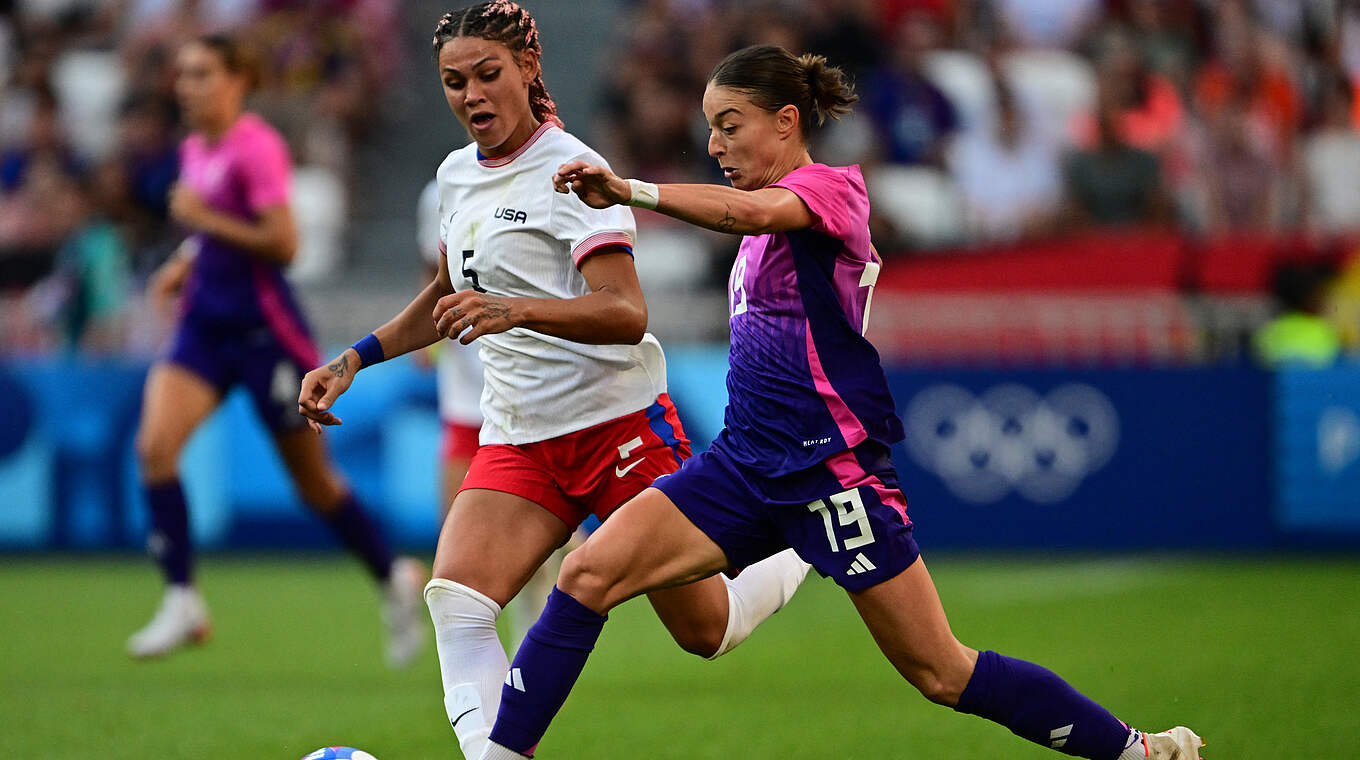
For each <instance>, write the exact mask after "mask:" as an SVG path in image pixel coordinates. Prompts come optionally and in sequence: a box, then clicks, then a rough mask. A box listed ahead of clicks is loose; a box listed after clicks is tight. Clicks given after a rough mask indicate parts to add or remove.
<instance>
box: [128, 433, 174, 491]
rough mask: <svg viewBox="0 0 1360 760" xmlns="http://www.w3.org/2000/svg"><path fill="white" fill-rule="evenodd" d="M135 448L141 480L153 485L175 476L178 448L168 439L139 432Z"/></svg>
mask: <svg viewBox="0 0 1360 760" xmlns="http://www.w3.org/2000/svg"><path fill="white" fill-rule="evenodd" d="M135 447H136V449H137V463H138V464H139V465H140V466H141V468H142V479H143V480H146V481H148V482H153V483H154V482H159V481H161V480H166V479H168V478H172V477H174V476H175V471H176V468H177V467H178V464H179V446H177V445H176V444H175V443H174V442H173V441H171V440H170V439H169V438H167V437H166V436H163V435H156V434H155V433H152V432H148V431H140V430H139V431H138V432H137V440H136V443H135Z"/></svg>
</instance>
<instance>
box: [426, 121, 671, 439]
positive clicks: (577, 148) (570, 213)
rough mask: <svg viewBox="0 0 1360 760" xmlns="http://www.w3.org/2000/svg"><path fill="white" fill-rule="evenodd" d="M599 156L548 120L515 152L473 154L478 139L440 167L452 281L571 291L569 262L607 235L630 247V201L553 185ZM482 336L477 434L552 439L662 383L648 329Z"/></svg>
mask: <svg viewBox="0 0 1360 760" xmlns="http://www.w3.org/2000/svg"><path fill="white" fill-rule="evenodd" d="M577 159H580V160H584V161H589V162H591V163H595V164H601V165H604V164H605V162H604V159H603V158H601V157H600V156H599V154H597V153H595V151H593V150H591V149H590V148H588V147H586V145H585V143H582V142H581V141H580V140H578V139H576V138H575V137H573V136H571V135H569V134H567V133H566V132H564V131H563V130H562V129H560V128H559V127H557V126H555V125H553V124H551V123H545V124H543V125H542V126H541V127H539V128H538V130H537V131H536V132H534V134H533V136H532V137H530V138H529V139H528V141H526V142H525V144H524V145H523V146H522V147H521V148H519V150H516V151H515V152H514V153H512V154H510V155H507V156H502V157H499V158H495V159H486V158H483V157H481V155H480V154H479V153H478V151H477V147H476V144H475V143H474V144H472V145H468V146H467V147H464V148H461V149H459V150H456V151H454V152H452V153H450V154H449V157H448V158H446V159H444V163H443V164H441V165H440V167H439V173H438V175H437V176H436V181H437V182H438V184H439V215H440V216H439V218H440V246H441V250H443V251H445V252H446V256H445V259H446V261H448V266H449V275H450V277H451V278H452V280H453V284H454V286H455V287H456V288H457V289H459V290H463V289H466V288H473V289H476V290H481V291H483V292H486V293H490V294H491V295H496V296H507V297H529V298H561V299H567V298H577V297H579V296H583V295H586V294H588V293H590V286H589V285H587V284H586V281H585V278H584V277H582V276H581V272H580V270H579V269H578V268H577V267H578V266H579V265H580V263H581V262H582V261H583V260H584V259H585V258H586V257H587V256H589V255H590V254H591V253H592V252H594V251H596V250H598V249H600V248H602V247H605V246H620V245H621V246H626V247H628V248H629V249H631V248H632V245H633V238H634V234H635V227H634V224H633V212H632V210H631V209H628V208H626V207H620V206H615V207H612V208H608V209H603V210H600V209H592V208H590V207H589V206H587V205H585V204H584V203H582V202H581V200H580V199H579V198H577V197H576V196H575V195H571V194H565V195H564V194H561V193H558V192H556V191H554V190H553V187H552V175H553V172H555V171H556V170H557V167H558V166H561V165H562V164H564V163H566V162H568V161H574V160H577ZM477 342H478V343H480V344H481V358H482V365H483V367H484V369H485V373H484V379H485V382H486V385H485V388H483V390H482V417H483V418H484V421H483V423H482V433H481V442H482V443H483V444H495V443H509V444H522V443H533V442H535V441H543V440H547V439H549V438H556V437H558V436H561V435H565V434H567V433H571V432H575V431H577V430H582V429H584V428H588V427H590V426H592V425H598V424H599V423H601V422H607V421H608V420H612V419H615V418H618V417H622V416H623V415H626V414H630V413H632V412H636V411H638V410H641V409H645V408H647V407H648V406H650V405H651V404H652V403H653V402H654V401H655V400H656V397H657V396H659V395H660V394H662V393H664V392H665V391H666V360H665V357H664V356H663V354H662V353H661V344H660V343H657V341H656V338H654V337H652V335H651V334H650V333H648V334H647V335H646V336H645V337H644V338H643V339H642V342H641V343H640V344H638V345H636V346H625V345H609V346H592V345H586V344H583V343H575V342H573V341H569V340H565V339H562V338H555V337H552V336H549V335H544V334H542V333H537V332H534V331H532V330H527V329H523V328H516V329H514V330H509V331H507V332H504V333H500V334H496V335H485V336H483V337H481V338H478V339H477Z"/></svg>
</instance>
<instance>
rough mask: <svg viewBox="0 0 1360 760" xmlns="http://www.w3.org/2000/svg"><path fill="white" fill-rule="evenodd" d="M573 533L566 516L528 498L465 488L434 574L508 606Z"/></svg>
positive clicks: (447, 526) (449, 520)
mask: <svg viewBox="0 0 1360 760" xmlns="http://www.w3.org/2000/svg"><path fill="white" fill-rule="evenodd" d="M570 535H571V529H570V528H568V527H567V524H566V523H564V522H562V520H561V518H559V517H557V516H556V515H554V514H553V513H551V512H549V511H548V510H546V509H544V508H543V507H542V506H540V505H538V504H537V503H535V502H532V501H530V500H528V499H526V498H524V497H523V496H516V495H514V494H510V493H505V492H503V491H493V490H490V489H485V488H468V489H464V490H463V491H460V492H459V493H458V496H457V497H455V498H454V500H453V505H452V506H451V507H450V508H449V513H448V515H447V516H446V517H445V518H444V528H443V530H441V531H440V533H439V546H438V548H437V549H436V550H435V558H434V577H436V578H444V579H447V580H451V581H454V582H457V583H461V584H463V585H465V586H468V587H470V588H473V589H476V590H477V591H480V592H481V593H483V594H485V595H487V596H489V597H491V598H492V599H493V600H495V602H496V603H497V604H499V605H501V606H502V607H504V606H505V604H506V603H507V602H509V601H510V600H511V599H512V598H514V596H515V594H517V593H519V590H520V589H521V588H523V587H524V584H525V583H527V582H528V580H529V578H530V577H532V576H533V574H534V571H535V570H537V569H538V568H539V566H540V565H542V564H543V561H544V560H546V559H547V558H548V555H550V554H552V553H553V550H554V549H556V548H557V547H559V546H561V545H562V544H564V543H566V541H567V538H568V537H570Z"/></svg>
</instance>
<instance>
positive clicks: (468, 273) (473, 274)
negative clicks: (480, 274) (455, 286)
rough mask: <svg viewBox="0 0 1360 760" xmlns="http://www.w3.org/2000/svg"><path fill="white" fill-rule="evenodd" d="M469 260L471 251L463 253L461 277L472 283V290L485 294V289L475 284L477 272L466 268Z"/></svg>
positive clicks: (479, 284) (477, 283)
mask: <svg viewBox="0 0 1360 760" xmlns="http://www.w3.org/2000/svg"><path fill="white" fill-rule="evenodd" d="M471 258H472V251H471V250H467V251H463V276H464V277H466V278H468V279H469V280H471V281H472V289H473V290H475V291H477V292H478V293H485V292H486V288H483V287H482V284H481V283H479V282H477V272H476V271H474V270H473V269H472V267H470V266H468V263H469V262H468V260H469V259H471Z"/></svg>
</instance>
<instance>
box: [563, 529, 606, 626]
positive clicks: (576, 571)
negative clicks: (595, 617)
mask: <svg viewBox="0 0 1360 760" xmlns="http://www.w3.org/2000/svg"><path fill="white" fill-rule="evenodd" d="M617 576H618V574H617V573H615V572H613V571H612V570H611V569H610V568H609V566H608V564H607V563H605V562H603V561H602V560H601V558H600V557H599V556H598V555H597V554H596V553H595V552H593V551H591V548H590V546H588V545H586V546H582V547H580V548H578V549H576V550H575V551H573V552H572V553H570V554H568V555H567V556H566V559H564V560H562V570H561V572H560V573H558V575H557V587H558V589H560V590H561V591H563V592H564V593H567V594H570V595H571V597H572V598H573V599H575V600H576V601H578V602H580V603H581V604H584V605H585V606H587V607H589V608H591V609H593V610H596V611H600V610H607V609H609V608H610V607H612V606H614V604H616V603H617V602H618V601H621V600H615V599H613V596H615V595H616V588H617V584H618V580H619V579H618V577H617Z"/></svg>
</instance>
